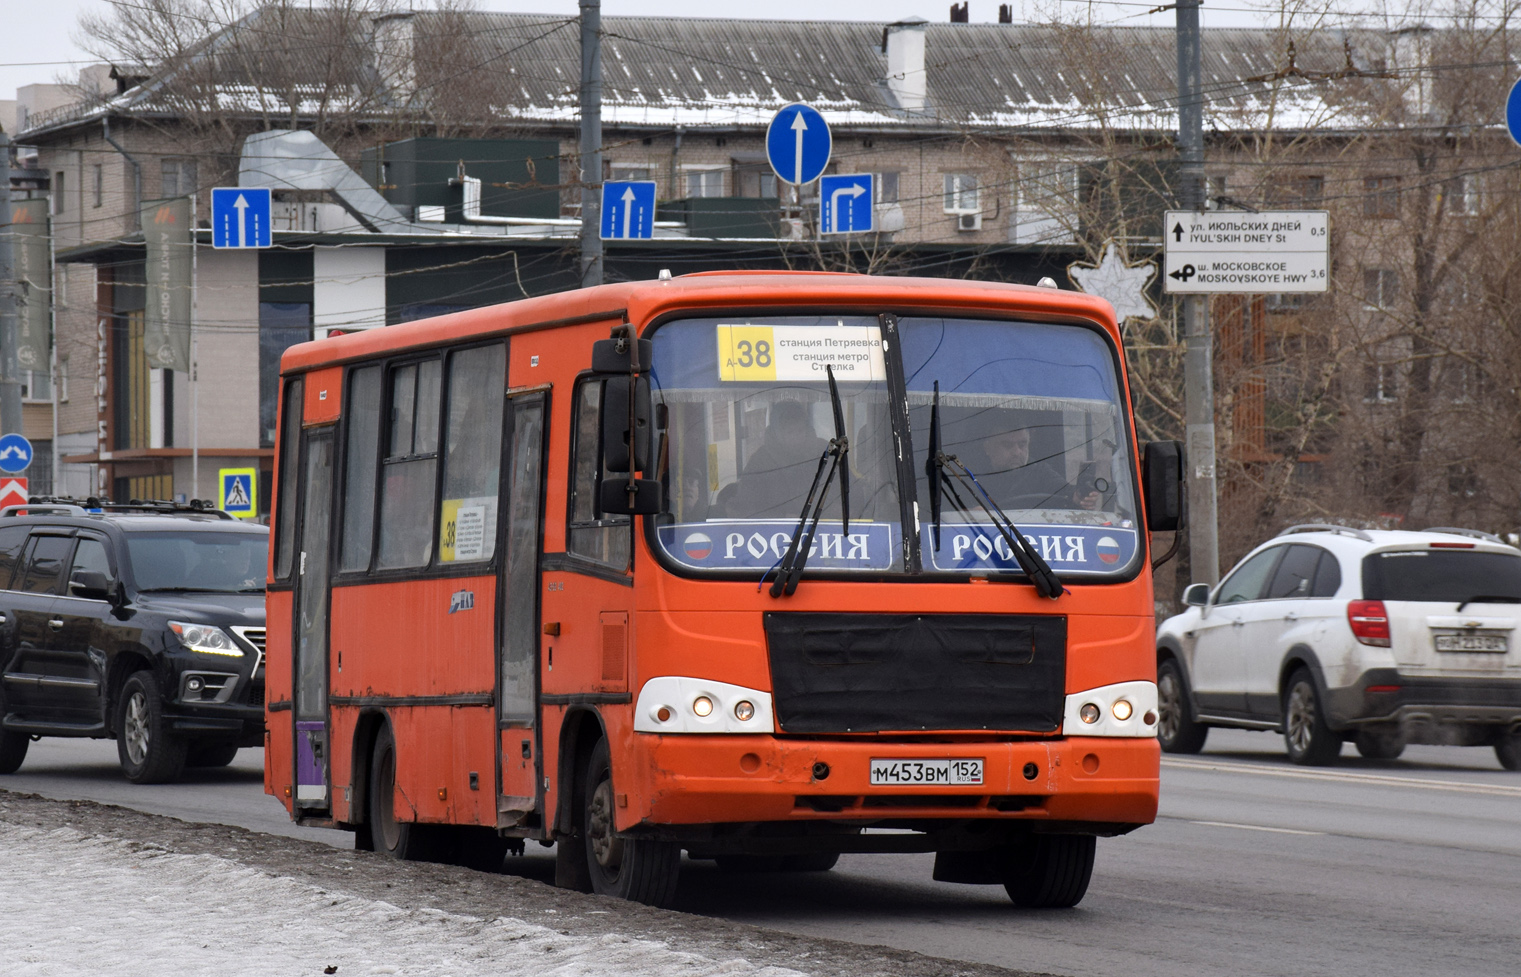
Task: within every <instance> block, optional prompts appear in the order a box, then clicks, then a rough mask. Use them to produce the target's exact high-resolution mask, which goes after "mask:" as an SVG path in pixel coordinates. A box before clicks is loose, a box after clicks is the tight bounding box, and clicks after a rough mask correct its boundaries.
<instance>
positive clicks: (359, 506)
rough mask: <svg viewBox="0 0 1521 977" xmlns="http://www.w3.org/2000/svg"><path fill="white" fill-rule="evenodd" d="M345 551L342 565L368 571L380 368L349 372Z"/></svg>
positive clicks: (372, 532) (377, 447)
mask: <svg viewBox="0 0 1521 977" xmlns="http://www.w3.org/2000/svg"><path fill="white" fill-rule="evenodd" d="M344 414H345V415H346V417H347V421H346V423H347V424H348V432H347V434H346V443H345V445H344V462H343V514H342V518H343V550H342V558H341V560H340V562H339V568H340V569H341V570H344V571H354V570H368V569H369V568H370V552H371V550H373V549H374V546H375V463H376V460H377V456H378V455H379V452H380V367H378V366H366V367H360V368H358V369H356V370H354V371H353V372H352V373H350V374H349V396H348V399H347V401H346V402H345V404H344Z"/></svg>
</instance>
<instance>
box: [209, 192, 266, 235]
mask: <svg viewBox="0 0 1521 977" xmlns="http://www.w3.org/2000/svg"><path fill="white" fill-rule="evenodd" d="M269 211H270V201H269V191H268V190H252V189H246V188H243V187H217V188H215V189H213V190H212V191H211V246H212V247H214V248H267V247H269V245H270V233H269V232H270V212H269Z"/></svg>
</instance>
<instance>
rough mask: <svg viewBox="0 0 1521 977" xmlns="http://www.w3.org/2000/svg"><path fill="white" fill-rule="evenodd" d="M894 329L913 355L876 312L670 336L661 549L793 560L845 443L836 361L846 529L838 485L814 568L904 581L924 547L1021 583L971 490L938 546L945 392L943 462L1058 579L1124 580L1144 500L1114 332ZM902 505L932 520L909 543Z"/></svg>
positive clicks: (932, 561)
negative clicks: (900, 446)
mask: <svg viewBox="0 0 1521 977" xmlns="http://www.w3.org/2000/svg"><path fill="white" fill-rule="evenodd" d="M899 330H900V335H901V347H902V348H901V349H891V348H884V345H883V343H882V327H881V322H880V320H879V319H878V317H876V316H765V317H746V316H733V317H721V318H694V319H683V320H679V321H675V322H669V323H666V324H664V325H662V326H661V327H659V328H658V329H656V330H655V331H654V333H653V341H654V366H653V369H652V371H651V376H652V386H653V389H654V391H655V396H656V400H657V402H658V403H661V404H663V405H664V407H665V410H666V418H665V422H664V423H665V433H666V436H667V438H668V443H667V449H666V458H665V466H666V467H665V477H666V485H667V491H668V495H669V499H668V505H667V507H666V508H667V511H666V513H665V514H663V515H662V516H660V517H658V518H657V520H656V526H657V529H656V537H657V540H658V543H659V545H660V547H661V549H662V550H663V551H664V553H665V555H666V556H667V557H668V558H669V559H670V560H672V561H674V562H675V563H676V564H678V565H680V566H683V567H685V568H689V569H692V570H730V571H749V572H753V573H754V575H755V576H756V577H757V578H759V577H760V575H761V574H762V573H764V572H765V571H767V570H769V569H770V568H772V567H774V566H775V565H776V564H777V563H778V561H779V560H780V559H781V557H782V554H783V553H785V552H786V548H787V544H788V542H789V541H790V540H791V536H792V534H793V532H794V531H795V529H796V526H797V521H798V517H799V515H800V514H801V512H802V510H803V505H804V502H805V500H806V498H807V495H808V491H809V487H810V485H812V484H813V481H814V477H815V474H816V473H817V472H818V470H819V465H820V458H821V456H822V455H823V454H824V453H825V450H826V448H827V446H828V444H829V439H830V438H833V437H834V436H835V433H836V432H835V422H834V414H833V410H832V406H831V403H830V396H829V387H828V379H827V372H826V367H827V368H828V369H829V370H832V371H833V374H834V378H835V381H836V383H837V385H838V389H839V395H840V401H841V407H842V414H843V421H844V434H845V435H846V437H847V438H848V439H849V453H848V456H847V459H846V466H847V468H848V472H849V482H850V486H849V488H850V511H849V526H848V529H847V527H846V524H845V519H844V518H843V516H844V513H842V511H841V493H840V491H839V485H838V480H837V481H836V483H835V484H834V485H833V486H832V487H831V488H830V490H829V494H828V497H827V498H826V500H825V503H824V506H823V513H822V517H821V519H820V522H819V528H818V532H817V536H816V539H815V542H814V546H813V549H812V551H811V553H810V557H809V560H808V565H807V572H808V574H810V575H812V574H818V573H828V572H841V571H846V572H850V571H854V572H875V573H891V572H895V571H904V570H905V569H908V568H907V567H906V566H905V559H906V558H907V559H913V557H912V555H910V556H908V557H906V555H905V550H909V551H911V552H912V551H917V553H918V561H917V562H918V563H919V564H920V565H919V566H918V567H917V568H915V569H918V570H921V571H927V572H937V571H939V572H956V573H966V572H979V573H981V572H993V573H999V572H1011V573H1018V572H1019V566H1018V563H1017V562H1016V561H1015V559H1014V556H1013V554H1012V552H1010V551H1009V548H1008V544H1007V542H1006V541H1005V540H1004V539H1003V538H1002V536H1001V535H1000V534H999V533H998V532H997V530H996V529H995V528H994V527H993V524H992V521H991V520H990V519H989V518H988V516H987V514H986V513H985V512H984V511H983V510H982V508H980V507H979V505H978V504H977V502H976V501H975V498H974V494H973V493H974V492H975V488H973V487H971V486H968V485H966V484H962V483H958V484H956V485H955V486H953V488H954V489H955V491H954V492H947V493H946V494H945V498H944V503H943V506H942V517H941V526H940V532H939V534H938V536H939V547H938V548H937V547H936V545H935V544H936V533H935V531H934V527H933V526H932V524H931V520H930V511H929V505H928V502H927V499H928V483H927V476H926V474H925V463H926V461H927V457H928V454H927V453H928V444H929V428H930V407H931V404H932V401H933V399H934V386H935V384H936V382H938V383H939V391H940V392H939V403H940V411H939V417H940V427H941V444H942V448H943V451H944V452H945V453H946V454H948V455H955V456H956V457H957V458H958V460H959V461H960V462H961V464H962V465H964V466H965V468H966V469H967V470H968V471H970V472H971V473H972V474H973V475H975V476H976V478H977V482H978V484H980V485H981V486H982V487H983V488H984V489H986V490H987V492H988V494H989V495H990V496H991V499H992V501H993V502H995V503H996V504H997V506H998V507H1001V508H1002V509H1003V510H1004V511H1005V512H1006V513H1007V514H1008V515H1009V516H1010V517H1011V518H1012V519H1013V520H1014V522H1015V524H1016V525H1018V526H1019V527H1020V529H1021V530H1022V531H1024V532H1025V533H1026V535H1028V536H1029V537H1030V539H1031V542H1032V544H1034V545H1035V546H1036V547H1037V548H1038V549H1039V550H1040V552H1041V554H1042V556H1044V557H1045V558H1046V560H1047V561H1048V562H1049V563H1050V564H1051V566H1052V567H1053V568H1054V569H1056V570H1058V571H1059V572H1063V573H1071V572H1076V573H1077V574H1079V575H1081V574H1084V573H1088V574H1113V573H1117V572H1120V571H1124V570H1127V569H1129V568H1130V566H1131V564H1132V563H1133V561H1134V560H1135V558H1136V555H1137V552H1138V540H1137V531H1136V527H1135V522H1134V520H1135V512H1136V497H1135V489H1134V486H1133V485H1132V481H1133V480H1132V478H1131V475H1130V471H1131V467H1132V465H1131V462H1130V460H1129V453H1128V447H1127V445H1128V435H1127V427H1126V424H1125V423H1124V411H1123V406H1122V405H1123V401H1122V400H1121V399H1120V397H1119V385H1118V380H1117V375H1116V368H1115V364H1114V358H1113V353H1112V352H1111V350H1110V348H1109V346H1108V344H1107V343H1106V341H1105V340H1104V338H1103V337H1102V336H1101V335H1100V334H1099V333H1097V332H1095V331H1092V330H1088V329H1085V328H1082V327H1074V326H1058V325H1041V324H1032V323H1021V322H1007V321H992V320H972V319H949V318H922V317H910V318H904V319H902V320H900V323H899ZM893 358H896V359H893ZM890 378H896V379H891V380H890ZM894 385H897V386H898V387H899V392H898V397H899V399H898V401H897V403H898V404H900V405H901V404H902V403H904V402H905V399H906V403H907V405H908V410H907V415H906V425H907V430H906V431H905V432H903V434H904V436H905V441H906V442H907V443H908V444H911V445H912V447H913V451H914V455H913V460H912V474H909V473H908V472H904V471H901V470H900V467H899V465H898V464H897V463H896V461H895V458H894V451H893V444H894V439H893V425H894V411H893V410H892V409H891V405H892V404H893V402H894V401H893V396H894V390H893V389H892V387H893V386H894ZM900 409H901V408H900ZM899 416H900V418H901V417H902V416H903V415H901V413H900V415H899ZM898 423H900V424H902V423H904V421H903V420H899V421H898ZM904 467H907V466H904ZM900 474H901V475H902V476H903V478H904V479H906V480H907V481H906V483H904V482H901V481H900ZM905 495H906V496H907V501H908V502H909V505H908V506H906V507H905V506H904V505H903V501H904V497H905ZM958 503H959V505H958ZM905 508H907V510H908V512H909V518H910V520H913V519H914V513H915V512H917V526H914V527H913V528H912V529H911V530H910V532H909V535H910V536H911V537H912V536H915V534H917V539H916V540H911V542H916V543H917V547H905V546H904V530H903V518H904V510H905Z"/></svg>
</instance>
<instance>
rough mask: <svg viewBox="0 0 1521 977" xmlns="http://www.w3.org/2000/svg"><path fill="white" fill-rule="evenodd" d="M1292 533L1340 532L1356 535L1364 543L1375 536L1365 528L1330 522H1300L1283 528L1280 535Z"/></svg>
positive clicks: (1371, 540) (1345, 534)
mask: <svg viewBox="0 0 1521 977" xmlns="http://www.w3.org/2000/svg"><path fill="white" fill-rule="evenodd" d="M1291 533H1340V534H1342V535H1344V536H1355V537H1357V538H1358V539H1360V540H1362V541H1363V542H1364V543H1371V542H1373V537H1372V536H1369V535H1368V533H1367V532H1366V531H1365V530H1362V529H1354V528H1353V527H1351V526H1337V525H1335V524H1333V523H1329V522H1305V523H1300V524H1299V525H1297V526H1290V527H1289V528H1288V529H1285V530H1283V531H1282V532H1280V533H1279V534H1278V535H1280V536H1288V535H1289V534H1291Z"/></svg>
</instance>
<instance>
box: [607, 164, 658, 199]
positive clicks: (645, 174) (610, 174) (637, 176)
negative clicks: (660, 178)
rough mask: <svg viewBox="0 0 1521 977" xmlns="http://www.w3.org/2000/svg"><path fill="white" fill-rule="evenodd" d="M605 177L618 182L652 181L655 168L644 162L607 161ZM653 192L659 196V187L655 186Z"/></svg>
mask: <svg viewBox="0 0 1521 977" xmlns="http://www.w3.org/2000/svg"><path fill="white" fill-rule="evenodd" d="M607 178H608V179H609V180H615V181H617V182H619V183H630V182H654V180H655V168H654V167H653V166H649V165H647V164H645V163H609V164H607ZM655 194H656V196H659V194H660V188H659V187H656V188H655Z"/></svg>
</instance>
